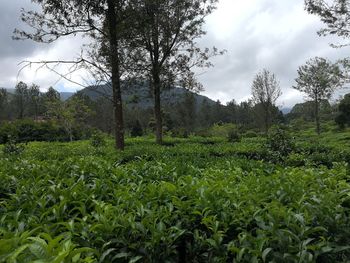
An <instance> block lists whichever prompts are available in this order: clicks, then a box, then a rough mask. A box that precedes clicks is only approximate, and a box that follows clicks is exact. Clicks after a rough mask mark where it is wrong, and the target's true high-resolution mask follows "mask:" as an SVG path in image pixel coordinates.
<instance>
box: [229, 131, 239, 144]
mask: <svg viewBox="0 0 350 263" xmlns="http://www.w3.org/2000/svg"><path fill="white" fill-rule="evenodd" d="M227 140H228V141H229V142H239V141H240V140H241V135H240V133H239V132H238V130H237V129H232V130H230V131H229V132H228V135H227Z"/></svg>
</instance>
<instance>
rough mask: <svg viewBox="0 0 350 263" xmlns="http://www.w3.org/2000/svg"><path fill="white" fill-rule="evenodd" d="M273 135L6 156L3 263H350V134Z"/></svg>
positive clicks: (0, 204) (0, 200)
mask: <svg viewBox="0 0 350 263" xmlns="http://www.w3.org/2000/svg"><path fill="white" fill-rule="evenodd" d="M265 141H266V139H264V138H260V137H256V138H243V139H242V140H241V141H240V142H231V143H229V142H227V140H226V139H224V138H200V137H190V138H188V139H173V138H167V140H166V144H165V145H163V146H158V145H154V143H153V139H152V138H138V139H128V140H127V150H126V151H125V152H123V153H120V152H119V153H116V152H115V150H114V149H113V142H112V140H108V141H107V145H106V146H99V145H97V146H96V145H95V147H93V146H92V145H91V143H90V142H89V141H82V142H73V143H54V142H53V143H38V142H36V143H29V144H28V145H26V146H25V149H24V151H23V152H22V153H16V154H6V153H3V151H1V153H0V262H57V263H59V262H131V263H132V262H350V185H349V182H350V170H349V166H348V163H349V161H350V135H349V132H343V133H337V134H330V133H329V134H327V133H326V134H323V135H322V136H321V137H320V138H316V137H315V136H311V135H310V136H308V135H305V136H303V137H302V138H296V141H295V145H294V146H293V148H292V149H290V150H288V151H286V152H280V151H278V150H276V149H274V148H273V147H272V148H269V147H268V146H266V142H265ZM3 147H4V146H0V148H3Z"/></svg>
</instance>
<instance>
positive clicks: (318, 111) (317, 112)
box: [315, 96, 321, 135]
mask: <svg viewBox="0 0 350 263" xmlns="http://www.w3.org/2000/svg"><path fill="white" fill-rule="evenodd" d="M315 120H316V132H317V134H318V135H320V134H321V125H320V107H319V100H318V97H317V96H316V98H315Z"/></svg>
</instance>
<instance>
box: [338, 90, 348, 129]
mask: <svg viewBox="0 0 350 263" xmlns="http://www.w3.org/2000/svg"><path fill="white" fill-rule="evenodd" d="M335 122H336V123H337V124H338V125H339V127H341V128H344V127H345V126H346V125H347V126H349V127H350V93H349V94H346V95H345V96H344V98H343V99H342V100H341V101H340V103H339V113H338V116H337V117H336V119H335Z"/></svg>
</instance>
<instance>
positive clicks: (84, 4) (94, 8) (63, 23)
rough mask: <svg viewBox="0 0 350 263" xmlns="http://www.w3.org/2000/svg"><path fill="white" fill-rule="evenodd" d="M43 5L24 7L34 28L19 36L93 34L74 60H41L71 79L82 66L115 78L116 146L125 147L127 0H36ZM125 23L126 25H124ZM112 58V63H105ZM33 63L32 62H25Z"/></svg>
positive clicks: (49, 38) (45, 39) (50, 38)
mask: <svg viewBox="0 0 350 263" xmlns="http://www.w3.org/2000/svg"><path fill="white" fill-rule="evenodd" d="M32 2H34V3H37V4H39V5H40V6H41V12H35V11H25V10H22V17H21V18H22V20H23V21H24V22H25V23H27V24H28V25H29V26H30V27H31V28H32V29H33V31H32V32H27V31H21V30H17V29H16V30H15V39H31V40H33V41H36V42H40V43H52V42H54V41H56V40H58V39H61V38H63V37H66V36H77V35H82V36H85V37H89V38H90V40H91V45H85V46H83V47H82V49H83V51H82V54H81V57H79V58H76V59H73V60H71V61H61V60H57V61H44V60H43V61H38V62H37V63H39V64H42V65H43V66H46V67H48V68H49V69H51V70H52V71H54V72H56V73H57V74H59V75H60V76H61V77H62V78H65V79H68V80H70V78H69V74H71V73H72V72H74V71H75V70H79V69H81V68H83V69H87V70H88V71H90V72H91V73H93V75H94V76H99V77H100V78H101V79H100V80H101V81H103V80H104V81H106V82H111V86H112V90H113V105H114V116H115V140H116V148H117V149H121V150H122V149H124V120H123V113H122V112H123V111H122V97H121V70H120V65H121V61H120V50H121V43H122V38H123V32H125V31H127V29H126V25H127V24H128V23H126V22H125V19H126V16H125V13H126V12H125V11H126V9H127V6H128V2H129V1H127V0H101V1H95V0H86V1H80V0H32ZM121 25H122V26H121ZM105 40H107V42H108V45H104V46H105V47H106V48H107V49H106V50H105V55H106V57H107V58H104V59H102V58H100V59H96V57H93V56H92V55H93V54H96V52H95V50H96V47H98V48H99V47H101V46H102V43H101V41H105ZM106 61H108V62H109V63H105V62H106ZM62 63H64V64H67V65H71V66H70V68H69V70H68V73H67V74H63V73H60V72H58V71H57V70H56V65H57V64H62ZM28 65H32V62H28V63H26V65H25V66H28Z"/></svg>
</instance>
